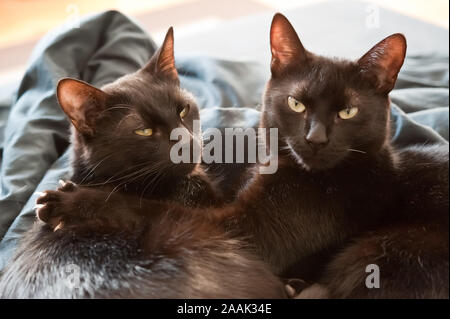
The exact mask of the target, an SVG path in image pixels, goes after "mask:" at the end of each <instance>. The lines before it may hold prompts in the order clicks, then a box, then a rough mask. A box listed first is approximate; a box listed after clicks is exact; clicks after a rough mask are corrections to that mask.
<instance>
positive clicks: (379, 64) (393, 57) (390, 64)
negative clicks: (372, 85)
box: [358, 34, 406, 91]
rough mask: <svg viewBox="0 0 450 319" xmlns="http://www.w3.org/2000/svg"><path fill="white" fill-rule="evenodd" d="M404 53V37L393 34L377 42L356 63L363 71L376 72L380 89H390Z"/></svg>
mask: <svg viewBox="0 0 450 319" xmlns="http://www.w3.org/2000/svg"><path fill="white" fill-rule="evenodd" d="M405 55H406V40H405V37H404V36H403V35H401V34H393V35H391V36H389V37H387V38H386V39H384V40H382V41H380V42H379V43H377V44H376V45H375V46H374V47H373V48H372V49H370V50H369V51H368V52H367V53H366V54H365V55H364V56H363V57H362V58H361V59H359V61H358V64H359V65H360V66H361V68H362V69H363V70H364V71H369V72H374V73H375V74H376V76H377V78H378V81H379V88H380V89H381V90H384V91H390V90H392V89H393V88H394V85H395V82H396V80H397V75H398V73H399V72H400V68H401V67H402V65H403V62H404V59H405Z"/></svg>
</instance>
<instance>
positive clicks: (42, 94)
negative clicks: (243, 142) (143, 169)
mask: <svg viewBox="0 0 450 319" xmlns="http://www.w3.org/2000/svg"><path fill="white" fill-rule="evenodd" d="M175 45H176V41H175ZM154 52H155V44H154V43H153V41H152V40H151V39H150V38H149V37H148V35H147V34H146V33H145V32H144V31H143V30H142V29H141V28H140V27H139V26H137V25H136V24H135V23H134V22H133V21H131V20H130V19H129V18H127V17H125V16H123V15H122V14H120V13H119V12H116V11H109V12H105V13H102V14H99V15H95V16H91V17H87V18H85V19H84V20H83V21H82V22H81V24H80V27H79V28H76V29H71V30H63V29H57V30H55V31H53V32H50V33H49V34H48V35H47V36H45V37H44V38H43V39H42V40H41V41H40V43H39V44H38V45H37V47H36V48H35V50H34V52H33V53H32V56H31V58H30V61H29V65H28V67H27V71H26V73H25V75H24V76H23V78H22V80H21V82H20V85H18V87H15V86H13V87H4V88H0V89H2V90H0V150H1V155H0V163H1V168H0V187H1V188H0V238H1V242H0V269H1V268H2V267H4V265H5V263H6V261H7V260H8V258H10V256H11V254H12V253H13V252H14V249H15V247H16V244H17V241H18V240H19V239H20V238H21V237H22V236H23V234H24V232H25V231H26V230H27V229H29V227H30V225H31V223H32V222H33V221H34V219H35V216H34V212H33V207H34V202H35V200H36V197H37V195H35V192H37V191H43V190H46V189H53V188H55V187H56V186H57V181H58V180H59V179H61V178H63V179H64V178H67V177H68V176H69V175H70V169H69V161H68V154H69V152H70V145H69V122H68V121H67V119H66V117H65V115H64V113H63V112H62V111H61V109H60V108H59V106H58V104H57V101H56V97H55V86H56V83H57V81H58V80H59V79H60V78H62V77H67V76H70V77H75V78H78V79H82V80H84V81H87V82H89V83H92V84H93V85H95V86H101V85H103V84H106V83H108V82H111V81H113V80H114V79H116V78H118V77H120V76H122V75H124V74H127V73H130V72H133V71H135V70H137V69H138V68H139V67H140V66H141V65H143V64H144V63H145V62H146V61H147V60H148V59H149V57H150V56H151V55H152V54H153V53H154ZM180 53H182V52H180ZM448 63H449V58H448V55H445V56H442V55H433V54H427V55H417V56H410V57H408V59H407V60H406V63H405V66H404V68H403V70H402V72H401V74H400V76H399V80H398V83H397V87H396V90H394V91H393V92H392V95H391V98H392V102H393V108H392V115H393V117H392V119H393V121H392V126H393V132H394V133H393V141H394V143H395V144H396V145H398V146H406V145H411V144H417V143H420V144H424V143H448V142H447V141H448V134H449V133H448V110H449V109H448V105H449V104H448V95H449V94H448V75H449V70H448ZM177 68H178V70H179V74H180V77H181V85H182V86H183V87H185V88H186V89H188V90H190V91H191V92H193V93H194V95H195V96H196V97H197V101H198V105H199V107H200V108H201V119H202V125H203V128H208V127H218V128H224V127H254V126H256V125H257V123H258V120H259V112H258V109H259V106H258V105H259V103H260V96H261V92H262V89H263V86H264V82H265V81H266V80H267V79H266V74H267V72H266V71H267V70H264V69H263V67H262V66H261V65H259V64H257V63H251V62H248V63H244V62H235V61H225V60H218V59H213V58H208V57H183V56H182V55H181V54H180V55H177ZM12 90H14V91H15V93H14V95H12V94H10V92H11V91H12Z"/></svg>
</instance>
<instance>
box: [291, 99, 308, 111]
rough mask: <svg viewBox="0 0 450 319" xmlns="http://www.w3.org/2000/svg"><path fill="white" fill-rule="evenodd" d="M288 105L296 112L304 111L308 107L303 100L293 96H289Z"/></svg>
mask: <svg viewBox="0 0 450 319" xmlns="http://www.w3.org/2000/svg"><path fill="white" fill-rule="evenodd" d="M288 105H289V107H290V108H291V109H292V110H293V111H294V112H297V113H302V112H303V111H304V110H305V109H306V107H305V105H304V104H303V103H302V102H299V101H297V100H296V99H294V98H293V97H292V96H289V97H288Z"/></svg>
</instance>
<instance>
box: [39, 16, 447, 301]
mask: <svg viewBox="0 0 450 319" xmlns="http://www.w3.org/2000/svg"><path fill="white" fill-rule="evenodd" d="M270 38H271V50H272V63H271V71H272V77H271V79H270V80H269V82H268V83H267V86H266V91H265V94H264V98H263V112H262V119H261V127H264V128H278V132H279V141H278V144H279V157H278V161H279V162H278V171H277V172H276V173H275V174H272V175H261V174H259V173H258V170H257V169H255V172H254V174H253V177H252V178H251V179H250V180H249V182H248V184H247V186H246V187H245V189H243V190H242V192H241V193H240V196H239V199H238V200H237V201H236V202H234V203H233V204H231V205H227V206H224V207H221V208H212V209H204V210H197V209H187V208H183V207H175V206H171V207H172V209H176V210H177V211H178V212H179V214H181V215H183V214H198V213H200V214H204V215H206V216H208V217H210V218H211V219H212V220H213V219H216V222H217V223H221V224H222V225H224V226H225V227H226V228H227V229H228V230H229V231H230V232H234V236H236V237H237V238H247V239H248V242H249V243H251V244H252V245H253V247H254V249H255V251H256V252H257V253H258V254H259V255H260V256H261V257H262V258H263V259H264V260H265V261H267V262H268V263H269V264H270V265H271V266H272V269H273V270H274V271H275V272H276V273H277V274H280V275H284V276H295V277H297V276H298V277H300V278H303V279H305V280H307V281H310V282H319V283H320V284H321V285H320V286H317V285H316V286H315V287H313V288H312V289H307V290H306V291H304V292H303V294H301V295H300V297H311V296H312V297H333V298H377V297H380V298H381V297H385V298H397V297H398V298H448V273H449V256H448V240H449V232H448V231H449V230H448V229H449V224H448V147H446V146H442V147H441V146H428V147H424V146H416V147H411V148H408V149H402V150H399V149H395V148H393V147H392V145H391V144H390V137H391V136H390V132H389V127H390V126H389V124H390V123H389V120H390V119H389V116H390V109H389V105H390V102H389V92H390V91H391V90H392V89H393V87H394V85H395V82H396V79H397V74H398V72H399V70H400V68H401V66H402V64H403V61H404V58H405V53H406V40H405V38H404V36H403V35H401V34H394V35H392V36H389V37H387V38H386V39H384V40H382V41H381V42H379V43H378V44H376V45H375V46H374V47H373V48H372V49H370V50H369V51H368V52H367V53H366V54H365V55H364V56H363V57H361V58H360V59H359V60H357V61H347V60H337V59H329V58H325V57H321V56H317V55H315V54H313V53H311V52H308V51H306V50H305V49H304V47H303V45H302V43H301V42H300V40H299V38H298V36H297V34H296V32H295V30H294V29H293V27H292V26H291V24H290V23H289V21H288V20H287V19H286V18H285V17H284V16H282V15H280V14H277V15H275V17H274V20H273V22H272V27H271V35H270ZM76 194H79V195H80V196H79V198H83V195H82V194H83V188H82V187H78V188H75V189H72V190H71V191H70V192H67V193H66V192H59V193H56V194H55V198H54V199H51V200H48V201H46V204H47V207H50V209H49V215H50V216H51V217H52V218H54V219H55V220H56V221H57V222H55V223H54V224H56V223H59V222H61V221H62V222H63V223H66V222H68V223H77V222H79V221H78V219H79V220H80V221H81V222H83V220H86V221H84V222H87V221H89V220H92V221H94V220H96V219H97V220H98V219H101V218H103V217H104V216H108V217H109V218H112V219H114V217H113V216H114V215H116V212H115V211H114V210H102V209H100V208H98V209H96V211H95V213H94V214H93V215H92V216H91V215H83V214H80V213H79V212H78V211H77V210H73V211H65V212H62V210H61V209H60V206H58V205H57V203H58V200H60V199H65V198H70V197H71V196H77V195H76ZM94 204H95V201H93V202H92V205H94ZM156 204H157V203H155V202H153V201H149V202H146V204H145V205H146V207H147V208H148V207H152V209H154V210H157V209H160V210H161V211H164V210H165V209H167V207H160V208H157V207H156ZM53 205H56V208H55V207H52V206H53ZM205 211H206V212H207V213H205ZM150 212H152V211H151V210H148V209H147V210H145V209H144V210H142V209H135V210H133V213H134V216H135V217H133V218H137V219H138V220H139V219H140V218H144V219H145V218H148V216H151V214H149V213H150ZM117 213H118V212H117ZM117 215H119V219H120V214H117ZM130 216H131V214H130V215H128V217H129V221H132V220H133V218H131V217H130ZM122 222H123V223H125V224H127V223H128V226H130V225H131V226H130V227H133V226H132V223H129V222H127V221H126V220H122ZM367 266H375V267H378V269H379V271H380V278H379V279H380V288H376V286H375V288H369V287H368V286H366V278H367V276H368V275H369V273H366V270H367V269H368V268H367ZM316 288H317V289H316Z"/></svg>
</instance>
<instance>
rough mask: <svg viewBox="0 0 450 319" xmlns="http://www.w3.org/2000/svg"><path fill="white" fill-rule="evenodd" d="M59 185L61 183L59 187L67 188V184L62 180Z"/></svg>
mask: <svg viewBox="0 0 450 319" xmlns="http://www.w3.org/2000/svg"><path fill="white" fill-rule="evenodd" d="M58 183H59V185H60V186H61V187H64V186H66V182H65V181H63V180H62V179H60V180H59V181H58Z"/></svg>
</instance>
